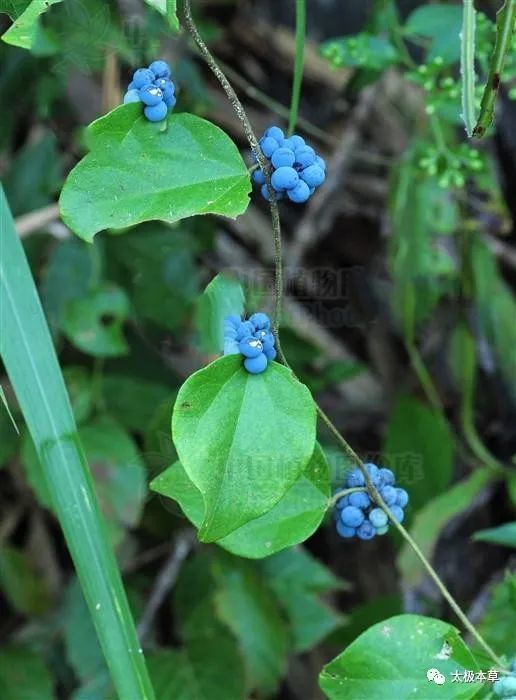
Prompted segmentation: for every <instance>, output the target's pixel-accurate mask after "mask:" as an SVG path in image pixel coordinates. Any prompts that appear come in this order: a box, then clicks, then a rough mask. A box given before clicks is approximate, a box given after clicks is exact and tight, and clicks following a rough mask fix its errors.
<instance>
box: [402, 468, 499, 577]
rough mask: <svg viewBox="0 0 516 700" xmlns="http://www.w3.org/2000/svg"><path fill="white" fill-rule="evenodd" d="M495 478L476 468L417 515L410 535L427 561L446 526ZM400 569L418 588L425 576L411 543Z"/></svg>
mask: <svg viewBox="0 0 516 700" xmlns="http://www.w3.org/2000/svg"><path fill="white" fill-rule="evenodd" d="M492 478H493V473H492V472H491V471H490V470H489V469H477V470H476V471H474V472H473V473H472V474H471V475H470V476H468V477H466V478H465V479H463V480H462V481H459V482H458V483H457V484H454V485H453V486H452V487H451V488H449V489H448V490H447V491H446V492H445V493H442V494H441V495H440V496H437V498H434V499H432V500H431V501H428V503H427V504H426V505H425V506H424V507H423V508H422V509H421V510H420V511H419V512H418V513H417V514H416V516H415V518H414V522H413V524H412V526H411V527H410V534H411V535H412V537H413V538H414V539H415V540H416V542H417V543H418V545H419V548H420V549H421V551H422V552H423V554H424V555H425V556H426V557H427V558H428V559H431V558H432V554H433V551H434V547H435V545H436V543H437V540H438V538H439V535H440V533H441V531H442V529H443V528H444V526H445V525H446V524H447V523H448V522H449V521H450V520H451V519H452V518H454V517H455V516H457V515H460V513H462V512H463V511H464V510H466V509H467V508H468V507H469V506H471V504H472V502H473V501H474V499H475V498H476V497H477V496H478V494H479V493H480V492H481V491H482V489H484V488H485V487H486V486H487V484H489V482H490V480H491V479H492ZM398 567H399V569H400V571H401V574H402V576H403V580H404V581H405V583H406V584H407V585H409V586H417V585H418V584H419V583H420V582H421V581H422V580H423V578H424V576H425V574H426V571H425V569H424V568H423V566H422V564H421V562H420V560H419V558H418V557H417V556H416V554H415V552H414V550H413V549H412V548H411V547H410V546H409V545H408V543H405V544H404V545H403V547H402V549H401V551H400V553H399V555H398Z"/></svg>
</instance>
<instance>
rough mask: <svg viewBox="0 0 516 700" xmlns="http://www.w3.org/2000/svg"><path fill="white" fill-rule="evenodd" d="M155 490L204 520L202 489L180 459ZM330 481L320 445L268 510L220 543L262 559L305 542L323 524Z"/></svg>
mask: <svg viewBox="0 0 516 700" xmlns="http://www.w3.org/2000/svg"><path fill="white" fill-rule="evenodd" d="M151 489H153V490H154V491H157V492H158V493H161V494H163V495H164V496H168V497H169V498H173V499H174V500H176V501H177V502H178V503H179V505H180V506H181V508H182V510H183V511H184V513H185V515H186V517H187V518H188V519H189V520H191V521H192V522H193V524H194V525H195V526H196V527H199V526H200V524H201V523H202V521H203V519H204V502H203V499H202V496H201V492H200V491H199V489H197V488H196V487H195V486H194V485H193V484H192V482H191V481H190V479H189V478H188V475H187V474H186V472H185V470H184V469H183V466H182V464H181V462H176V463H175V464H174V465H172V466H171V467H169V468H168V469H167V470H166V471H164V472H163V473H162V474H160V475H159V476H158V477H157V478H156V479H154V481H153V482H152V483H151ZM329 496H330V481H329V473H328V464H327V462H326V458H325V456H324V453H323V451H322V450H321V448H320V447H319V445H316V448H315V450H314V453H313V455H312V459H311V460H310V462H309V463H308V465H307V466H306V468H305V470H304V472H303V474H302V475H301V476H300V477H299V478H298V479H297V481H296V482H295V483H294V485H293V486H291V487H290V489H289V490H288V491H287V492H286V494H285V495H284V496H283V498H282V499H281V500H279V501H278V503H276V505H275V506H274V507H273V508H271V510H269V511H268V512H267V513H265V514H264V515H261V516H260V517H259V518H255V519H254V520H250V521H249V522H248V523H246V524H245V525H242V527H239V528H238V529H237V530H234V531H233V532H232V533H231V534H229V535H227V536H226V537H223V538H222V539H221V540H218V542H217V544H218V545H220V546H221V547H223V548H224V549H227V550H228V552H232V553H233V554H236V555H237V556H239V557H248V558H250V559H260V558H262V557H268V556H269V555H271V554H274V553H275V552H279V551H280V550H281V549H285V547H291V546H292V545H295V544H298V543H299V542H304V540H306V539H307V538H308V537H310V535H311V534H312V533H313V532H314V531H315V530H316V529H317V528H318V527H319V525H320V523H321V521H322V519H323V517H324V514H325V513H326V510H327V508H328V498H329Z"/></svg>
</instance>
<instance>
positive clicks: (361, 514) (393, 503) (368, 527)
mask: <svg viewBox="0 0 516 700" xmlns="http://www.w3.org/2000/svg"><path fill="white" fill-rule="evenodd" d="M365 468H366V469H367V472H368V474H369V476H370V478H371V481H372V482H373V484H374V485H375V486H376V488H377V489H378V491H379V493H380V495H381V497H382V498H383V500H384V501H385V503H386V505H388V506H389V509H390V510H391V513H392V514H393V515H394V517H395V518H396V520H398V522H400V523H401V521H402V520H403V517H404V512H403V509H404V508H405V506H406V505H407V503H408V500H409V496H408V493H407V492H406V491H405V489H401V488H397V487H396V486H395V477H394V474H393V473H392V471H391V470H390V469H386V468H385V467H382V468H379V467H377V466H376V464H366V465H365ZM365 485H366V483H365V479H364V475H363V474H362V472H361V471H360V469H358V468H356V469H353V470H352V471H350V472H349V474H348V475H347V477H346V479H345V481H344V485H343V489H352V488H362V487H365ZM334 514H335V520H336V523H337V532H338V533H339V535H340V536H341V537H355V536H356V537H358V538H359V539H361V540H371V539H372V538H373V537H374V536H375V535H385V533H386V532H387V530H388V529H389V519H388V517H387V514H386V513H385V511H384V510H382V508H379V507H378V506H377V505H376V504H375V503H373V501H372V500H371V497H370V496H369V495H368V494H367V493H366V492H365V491H355V492H354V493H350V494H347V495H346V496H343V497H342V498H339V500H338V501H337V503H336V504H335V513H334Z"/></svg>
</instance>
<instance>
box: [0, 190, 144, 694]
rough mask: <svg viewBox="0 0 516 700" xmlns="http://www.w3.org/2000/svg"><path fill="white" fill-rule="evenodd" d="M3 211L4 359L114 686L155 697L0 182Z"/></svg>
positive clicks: (0, 289) (0, 340)
mask: <svg viewBox="0 0 516 700" xmlns="http://www.w3.org/2000/svg"><path fill="white" fill-rule="evenodd" d="M0 219H1V220H0V245H1V248H2V256H1V257H0V297H1V298H2V313H3V316H2V324H3V332H2V334H1V335H0V354H1V356H2V361H3V363H4V366H5V368H6V371H7V374H8V376H9V379H10V382H11V384H12V387H13V389H14V391H15V393H16V398H17V399H18V403H19V405H20V409H21V411H22V413H23V416H24V418H25V421H26V424H27V427H28V429H29V431H30V433H31V437H32V439H33V441H34V444H35V446H36V449H37V452H38V457H39V459H40V460H41V463H42V465H43V469H44V473H45V479H46V482H47V484H48V487H49V489H50V490H51V492H52V501H53V505H54V508H55V511H56V514H57V516H58V518H59V523H60V525H61V527H62V529H63V533H64V536H65V540H66V544H67V546H68V549H69V550H70V554H71V556H72V559H73V562H74V565H75V568H76V571H77V574H78V576H79V579H80V581H81V586H82V588H83V591H84V594H85V598H86V600H87V603H88V608H89V610H90V614H91V616H92V618H93V619H94V624H95V627H96V630H97V634H98V636H99V640H100V642H101V645H102V648H103V651H104V654H105V656H106V659H107V660H108V665H109V669H110V673H111V677H112V679H113V682H114V684H115V687H116V688H117V691H118V693H119V695H121V696H122V697H128V698H129V697H137V698H141V700H153V699H154V693H153V691H152V686H151V685H150V681H149V678H148V675H147V670H146V667H145V661H144V658H143V655H142V654H140V653H139V648H140V647H139V644H138V639H137V636H136V631H135V628H134V623H133V620H132V617H131V613H130V611H129V606H128V603H127V598H126V596H125V591H124V588H123V585H122V581H121V578H120V574H119V571H118V567H117V564H116V560H115V558H114V556H113V552H112V550H111V548H110V545H109V542H108V538H107V533H106V528H105V524H104V522H103V519H102V516H101V514H100V509H99V506H98V501H97V499H96V496H95V491H94V489H93V484H92V481H91V476H90V473H89V471H88V465H87V464H86V461H85V458H84V453H83V451H82V446H81V444H80V442H79V437H78V434H77V429H76V425H75V421H74V419H73V415H72V410H71V407H70V403H69V400H68V396H67V394H66V389H65V385H64V381H63V377H62V374H61V372H60V368H59V364H58V362H57V357H56V354H55V350H54V348H53V345H52V341H51V337H50V332H49V329H48V326H47V325H46V322H45V317H44V315H43V310H42V308H41V304H40V301H39V298H38V296H37V291H36V287H35V285H34V280H33V278H32V275H31V272H30V269H29V266H28V263H27V259H26V257H25V255H24V252H23V248H22V245H21V243H20V240H19V238H18V236H17V233H16V230H15V227H14V222H13V219H12V216H11V213H10V210H9V205H8V203H7V200H6V199H5V195H4V192H3V188H1V187H0ZM38 700H39V699H38Z"/></svg>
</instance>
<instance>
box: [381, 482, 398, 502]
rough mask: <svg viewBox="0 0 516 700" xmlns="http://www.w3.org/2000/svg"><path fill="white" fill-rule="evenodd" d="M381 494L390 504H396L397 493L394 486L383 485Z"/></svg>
mask: <svg viewBox="0 0 516 700" xmlns="http://www.w3.org/2000/svg"><path fill="white" fill-rule="evenodd" d="M380 496H381V497H382V498H383V500H384V501H385V503H386V504H387V505H388V506H393V505H395V504H396V500H397V493H396V489H395V488H394V487H393V486H381V487H380Z"/></svg>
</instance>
